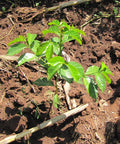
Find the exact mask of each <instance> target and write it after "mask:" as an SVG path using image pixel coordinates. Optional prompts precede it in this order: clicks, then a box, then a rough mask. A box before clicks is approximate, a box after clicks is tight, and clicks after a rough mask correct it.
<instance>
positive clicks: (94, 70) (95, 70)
mask: <svg viewBox="0 0 120 144" xmlns="http://www.w3.org/2000/svg"><path fill="white" fill-rule="evenodd" d="M98 72H99V67H97V66H90V67H88V69H87V71H86V73H85V74H86V75H95V74H96V73H98Z"/></svg>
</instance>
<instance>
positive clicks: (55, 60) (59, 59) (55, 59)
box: [48, 56, 65, 66]
mask: <svg viewBox="0 0 120 144" xmlns="http://www.w3.org/2000/svg"><path fill="white" fill-rule="evenodd" d="M64 63H65V60H64V58H63V57H61V56H55V57H53V58H51V59H50V60H49V61H48V64H50V65H52V66H55V65H58V64H64Z"/></svg>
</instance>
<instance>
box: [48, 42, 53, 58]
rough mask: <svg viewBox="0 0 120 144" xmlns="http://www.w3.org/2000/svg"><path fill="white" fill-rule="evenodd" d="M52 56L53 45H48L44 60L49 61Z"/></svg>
mask: <svg viewBox="0 0 120 144" xmlns="http://www.w3.org/2000/svg"><path fill="white" fill-rule="evenodd" d="M52 55H53V45H52V43H49V45H48V47H47V50H46V59H47V60H49V59H50V58H51V57H52Z"/></svg>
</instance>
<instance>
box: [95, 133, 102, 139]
mask: <svg viewBox="0 0 120 144" xmlns="http://www.w3.org/2000/svg"><path fill="white" fill-rule="evenodd" d="M95 138H96V140H101V138H100V136H99V135H98V133H97V132H96V133H95Z"/></svg>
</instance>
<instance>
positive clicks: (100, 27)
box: [0, 0, 120, 144]
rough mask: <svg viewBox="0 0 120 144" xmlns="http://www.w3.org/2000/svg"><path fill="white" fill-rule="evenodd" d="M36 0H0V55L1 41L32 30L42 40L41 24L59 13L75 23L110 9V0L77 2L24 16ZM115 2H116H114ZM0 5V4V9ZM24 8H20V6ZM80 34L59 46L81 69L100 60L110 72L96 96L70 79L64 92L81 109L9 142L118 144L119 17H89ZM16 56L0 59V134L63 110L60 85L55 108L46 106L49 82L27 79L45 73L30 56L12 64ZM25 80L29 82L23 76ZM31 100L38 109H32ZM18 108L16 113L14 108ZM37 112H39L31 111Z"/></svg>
mask: <svg viewBox="0 0 120 144" xmlns="http://www.w3.org/2000/svg"><path fill="white" fill-rule="evenodd" d="M61 2H65V0H61V1H59V0H52V1H50V2H49V1H48V0H47V1H43V2H42V1H41V3H40V7H39V9H40V8H43V7H50V6H54V5H58V4H59V3H61ZM35 3H36V1H34V0H33V1H27V2H26V1H25V2H23V1H22V2H21V1H20V0H19V1H18V2H16V1H14V4H15V5H14V6H13V7H11V6H12V5H11V3H9V2H4V1H3V2H0V5H1V6H5V7H6V9H7V10H9V11H8V12H5V13H2V12H1V11H0V55H3V54H4V55H6V53H7V51H8V46H7V44H8V43H9V42H10V41H11V40H13V39H14V38H16V37H18V35H26V34H27V33H36V34H37V35H38V37H37V39H38V40H40V41H43V40H44V39H48V38H49V37H45V38H44V39H43V38H42V30H44V29H46V28H47V27H48V25H47V23H48V22H51V21H52V20H54V19H58V20H61V19H64V20H65V21H66V22H67V23H68V24H70V25H72V24H73V25H75V26H76V27H77V28H80V26H81V25H83V24H84V23H86V22H87V21H89V20H90V19H92V18H93V17H94V15H95V14H99V12H100V11H101V12H102V13H107V14H113V7H118V6H116V3H114V2H113V1H109V0H108V1H105V2H100V3H89V4H88V5H87V4H81V5H78V6H71V7H67V8H64V9H61V10H60V9H59V10H56V11H53V12H49V13H46V14H41V15H37V16H36V17H35V18H34V19H32V21H27V17H25V18H24V19H22V17H23V15H24V16H25V15H26V16H27V14H28V12H32V11H35V10H36V8H35V7H34V6H35ZM119 7H120V6H119ZM0 10H1V9H0ZM24 10H25V11H24ZM83 30H84V31H85V34H86V36H85V37H83V44H82V45H81V46H80V45H79V44H78V43H77V42H69V43H66V44H65V47H64V51H65V52H67V54H68V55H69V56H70V58H71V60H74V61H77V62H79V63H80V64H81V65H82V66H83V67H84V69H85V70H86V69H87V67H88V66H91V65H97V66H100V64H101V62H104V63H105V64H106V65H107V66H108V67H109V69H110V70H111V71H112V73H113V74H114V75H113V76H110V77H111V80H112V83H111V84H110V85H109V84H107V87H106V89H105V93H104V94H102V92H101V91H100V90H99V94H98V99H97V102H95V101H94V100H93V99H92V98H91V97H89V95H88V93H87V91H86V89H85V88H84V86H83V85H78V84H76V83H72V84H71V90H70V93H69V95H70V97H71V99H73V98H75V100H76V102H77V105H80V104H86V103H88V104H89V106H88V108H87V109H86V110H84V111H83V112H81V113H79V114H77V115H75V116H72V117H70V118H68V119H67V120H64V121H61V122H60V123H57V124H55V125H53V126H51V127H48V128H45V129H43V130H40V131H38V132H36V133H34V134H32V135H31V136H29V138H28V140H29V142H28V140H25V139H21V140H19V141H16V142H13V143H12V144H17V143H18V144H23V143H31V144H75V143H76V144H118V143H119V142H120V18H116V17H115V16H111V17H109V18H100V19H98V20H95V21H92V22H91V23H88V24H87V25H85V26H84V27H83ZM16 65H17V62H16V61H9V60H5V59H0V140H2V139H3V138H5V137H7V136H8V135H10V134H18V133H20V132H22V131H24V130H26V129H29V128H32V127H34V126H37V124H39V123H42V122H43V121H45V120H47V119H50V118H53V117H55V116H56V115H59V114H61V113H63V112H65V111H68V108H67V105H66V101H65V96H64V92H63V91H61V92H60V95H61V109H60V110H59V111H58V110H57V109H55V108H54V107H53V106H51V100H52V97H53V93H52V92H54V91H55V88H54V87H37V86H35V85H32V87H31V86H30V85H29V82H30V83H32V82H34V81H35V80H36V79H38V78H39V77H42V76H46V73H43V72H42V71H41V70H40V69H39V66H38V65H37V64H36V63H35V62H30V63H26V64H24V65H22V66H20V67H18V68H15V66H16ZM28 80H29V82H28ZM36 105H37V106H38V108H39V109H38V111H39V112H40V115H39V114H37V115H36ZM20 113H21V114H20ZM37 116H39V117H37Z"/></svg>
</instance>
